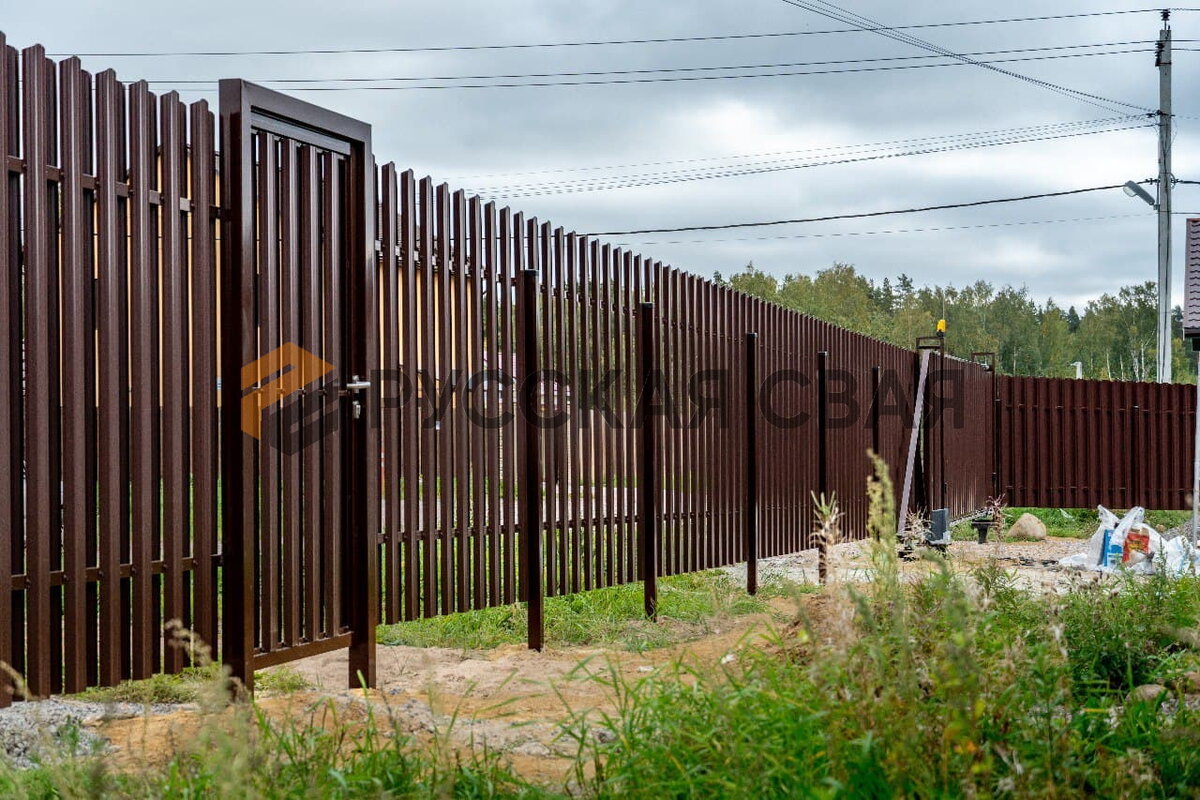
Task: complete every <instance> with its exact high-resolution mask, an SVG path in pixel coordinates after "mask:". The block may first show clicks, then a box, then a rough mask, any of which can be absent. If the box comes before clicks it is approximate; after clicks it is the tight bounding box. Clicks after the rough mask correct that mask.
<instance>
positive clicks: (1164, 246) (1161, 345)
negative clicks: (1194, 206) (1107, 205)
mask: <svg viewBox="0 0 1200 800" xmlns="http://www.w3.org/2000/svg"><path fill="white" fill-rule="evenodd" d="M1143 182H1145V181H1143ZM1122 189H1123V190H1124V192H1125V194H1127V195H1129V196H1130V197H1140V198H1141V199H1142V200H1143V201H1145V203H1146V205H1148V206H1150V207H1151V208H1153V209H1154V210H1155V211H1157V212H1159V217H1160V221H1161V218H1162V216H1163V214H1162V211H1163V204H1162V203H1160V202H1159V201H1158V200H1156V199H1155V198H1154V195H1152V194H1150V193H1149V192H1147V191H1146V190H1145V189H1143V188H1142V187H1141V185H1140V184H1138V183H1137V182H1136V181H1126V183H1125V185H1124V186H1123V187H1122ZM1160 194H1161V192H1160ZM1166 224H1167V226H1168V228H1169V215H1168V221H1167V223H1166ZM1164 235H1166V236H1170V232H1169V230H1167V232H1166V233H1165V234H1164V231H1163V230H1160V231H1159V242H1158V250H1159V253H1158V255H1159V277H1158V281H1157V283H1158V314H1157V317H1158V322H1157V326H1156V327H1157V328H1158V381H1159V383H1170V381H1171V316H1170V313H1164V309H1167V310H1168V312H1169V309H1170V307H1171V281H1170V258H1171V252H1170V242H1169V241H1164V239H1163V236H1164Z"/></svg>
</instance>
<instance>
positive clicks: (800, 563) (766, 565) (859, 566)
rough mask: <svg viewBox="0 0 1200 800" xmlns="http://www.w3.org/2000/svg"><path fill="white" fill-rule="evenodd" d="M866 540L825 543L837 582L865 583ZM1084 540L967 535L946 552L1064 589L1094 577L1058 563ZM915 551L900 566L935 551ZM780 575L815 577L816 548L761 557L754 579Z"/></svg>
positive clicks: (918, 565)
mask: <svg viewBox="0 0 1200 800" xmlns="http://www.w3.org/2000/svg"><path fill="white" fill-rule="evenodd" d="M870 546H871V545H870V542H865V541H860V542H843V543H841V544H838V545H835V546H833V547H831V548H830V549H829V571H830V577H831V578H832V579H833V580H834V581H836V582H839V583H866V582H869V581H870V580H871V579H872V577H871V576H872V571H871V557H870ZM1086 546H1087V540H1085V539H1056V538H1049V539H1046V540H1044V541H1040V542H988V543H986V544H978V543H977V542H970V541H955V542H953V543H951V545H950V548H949V550H948V551H947V553H946V555H947V557H948V558H949V560H950V563H951V565H952V566H953V567H954V568H956V569H962V570H969V569H972V568H974V567H976V566H979V565H981V564H985V563H988V562H995V563H997V564H999V565H1000V566H1001V567H1003V568H1004V569H1006V570H1010V571H1012V572H1014V573H1015V575H1016V579H1017V580H1016V584H1017V586H1018V587H1020V588H1025V589H1032V590H1037V591H1048V592H1064V591H1066V590H1067V589H1068V588H1069V587H1070V586H1072V585H1075V584H1078V583H1079V582H1081V581H1092V580H1099V579H1100V574H1099V573H1082V572H1078V571H1075V570H1068V569H1065V568H1063V567H1062V566H1060V565H1059V564H1058V560H1059V559H1060V558H1063V557H1064V556H1068V555H1071V554H1072V553H1078V552H1080V551H1081V550H1083V548H1084V547H1086ZM915 552H916V555H917V557H916V558H915V559H914V560H911V561H902V562H901V564H902V568H903V569H904V571H905V572H908V573H912V574H914V575H919V574H924V573H926V572H927V571H928V569H929V562H928V561H925V560H924V559H922V558H921V557H920V556H921V554H922V553H932V552H934V551H931V550H928V549H926V548H917V549H916V551H915ZM726 572H727V573H729V575H730V576H732V577H733V579H734V580H735V581H738V582H741V581H745V579H746V565H745V564H736V565H734V566H731V567H727V568H726ZM772 578H779V579H782V580H785V581H789V582H793V583H812V584H815V583H817V581H818V572H817V551H816V549H812V550H803V551H801V552H799V553H795V554H792V555H786V556H776V557H773V558H764V559H761V560H760V561H759V562H758V579H759V582H764V581H768V580H771V579H772Z"/></svg>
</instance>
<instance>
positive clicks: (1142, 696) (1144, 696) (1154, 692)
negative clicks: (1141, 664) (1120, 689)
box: [1125, 683, 1167, 703]
mask: <svg viewBox="0 0 1200 800" xmlns="http://www.w3.org/2000/svg"><path fill="white" fill-rule="evenodd" d="M1166 693H1167V687H1165V686H1163V685H1161V684H1158V683H1144V684H1142V685H1141V686H1139V687H1137V688H1136V689H1134V690H1133V691H1132V692H1130V693H1129V697H1127V698H1126V699H1125V702H1127V703H1152V702H1154V701H1155V700H1157V699H1158V698H1160V697H1161V696H1163V695H1164V694H1166Z"/></svg>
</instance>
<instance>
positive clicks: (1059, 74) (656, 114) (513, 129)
mask: <svg viewBox="0 0 1200 800" xmlns="http://www.w3.org/2000/svg"><path fill="white" fill-rule="evenodd" d="M849 5H850V6H851V7H852V8H853V9H854V10H856V11H858V12H859V13H862V14H865V15H867V16H871V17H874V18H877V19H880V20H882V21H885V22H887V23H891V24H909V23H923V22H937V21H943V20H962V19H986V18H991V17H997V16H1026V15H1030V16H1035V15H1042V14H1047V13H1073V12H1082V11H1096V10H1123V9H1125V8H1129V7H1131V6H1129V5H1127V4H1123V3H1118V2H1112V1H1111V0H1089V2H1086V3H1085V2H1082V0H1080V1H1079V2H1075V1H1074V0H1072V2H1060V3H1056V4H1054V6H1053V11H1047V6H1046V4H1045V3H1039V2H1033V1H1032V0H1020V1H1019V2H1010V3H1007V4H1004V5H1003V6H997V5H995V4H993V3H983V2H963V3H955V4H953V5H948V4H945V3H934V2H929V1H928V0H914V2H909V3H905V4H903V5H900V4H895V3H885V2H882V1H881V0H857V1H856V2H853V3H851V4H849ZM4 26H5V31H6V33H7V34H8V36H9V41H10V43H12V44H15V45H17V46H25V45H28V44H32V43H34V42H41V43H43V44H45V45H46V46H47V49H48V50H50V51H51V52H85V51H101V50H102V51H129V50H186V49H205V50H208V49H234V50H240V49H272V48H314V47H323V48H331V47H332V48H336V47H404V46H426V45H442V44H490V43H511V42H531V41H571V40H580V39H610V38H611V39H624V38H643V37H651V36H679V35H711V34H726V33H743V32H769V31H787V30H793V31H794V30H825V29H829V28H838V27H844V26H843V25H841V24H839V23H834V22H831V21H829V20H826V19H822V18H820V17H816V16H814V15H811V14H808V13H806V12H802V11H800V10H798V9H795V8H793V7H790V6H787V5H785V4H784V3H782V2H779V0H743V2H733V1H732V0H722V1H718V0H705V1H704V2H694V3H680V2H676V3H647V2H632V1H630V0H612V1H610V2H600V1H599V0H592V1H591V2H580V1H579V0H573V1H572V2H562V1H561V0H554V2H531V1H530V0H516V2H510V3H505V4H496V3H484V2H478V0H470V2H454V3H443V4H432V3H414V2H382V1H379V0H377V1H376V2H343V3H340V4H334V5H331V4H329V3H327V2H321V3H318V2H313V1H311V0H302V1H301V2H292V3H288V4H266V3H253V2H236V3H235V2H224V0H222V1H221V2H211V3H207V4H204V5H203V6H196V5H194V4H162V3H155V2H149V0H131V1H130V2H122V3H108V4H96V3H85V2H60V3H55V4H43V5H41V6H37V5H34V4H25V3H22V4H15V3H14V4H12V7H10V8H9V9H7V13H6V14H5V17H4ZM1158 27H1159V24H1158V20H1157V15H1156V14H1153V13H1147V14H1138V15H1123V16H1112V17H1097V18H1091V19H1078V20H1067V21H1057V22H1036V23H1027V24H1015V25H989V26H979V27H962V28H942V29H932V30H922V31H916V32H915V33H916V34H917V35H920V36H922V37H923V38H927V39H930V40H932V41H934V42H936V43H937V44H940V45H942V46H944V47H948V48H951V49H954V50H957V51H986V50H1002V49H1008V48H1025V47H1050V46H1061V45H1075V44H1093V43H1099V42H1125V41H1131V40H1153V39H1155V38H1156V36H1157V31H1158ZM1174 27H1175V36H1176V38H1177V39H1182V38H1193V37H1194V38H1200V36H1195V35H1194V33H1193V31H1194V30H1200V14H1178V15H1177V19H1176V20H1175V26H1174ZM1186 46H1193V45H1186ZM1144 47H1145V48H1146V49H1147V50H1149V49H1150V48H1151V45H1144ZM919 54H920V53H919V51H917V50H915V49H914V48H911V47H909V46H906V45H902V44H900V43H897V42H893V41H889V40H887V39H884V38H882V37H879V36H877V35H873V34H867V33H859V34H849V35H839V36H806V37H790V38H777V39H756V40H746V41H741V42H722V43H691V44H671V45H637V46H622V47H596V48H560V49H546V50H519V51H481V52H453V53H415V54H402V55H401V54H397V55H358V56H350V55H337V56H333V55H331V56H304V57H277V58H268V57H243V58H221V59H217V58H212V59H199V58H159V59H117V58H88V59H86V60H85V61H86V66H87V67H88V68H89V69H94V70H99V69H103V68H106V67H109V66H115V67H116V68H117V69H118V71H119V72H120V74H121V76H122V77H123V78H125V79H129V80H132V79H137V78H143V77H144V78H149V79H188V78H191V79H195V78H202V79H210V78H211V79H215V78H218V77H247V78H251V79H267V78H282V77H342V76H383V75H396V76H399V75H459V74H464V75H465V74H495V73H509V72H512V73H523V72H554V71H584V70H602V69H645V68H655V67H677V66H705V65H717V64H742V63H747V64H749V63H764V64H765V63H784V62H797V61H823V60H836V59H851V58H879V57H887V56H911V55H919ZM1197 56H1200V54H1197V53H1187V52H1181V53H1179V54H1178V55H1177V56H1176V87H1177V88H1176V110H1177V112H1178V113H1179V114H1182V115H1188V114H1192V113H1195V112H1196V103H1195V102H1194V101H1195V98H1196V93H1195V90H1194V89H1193V88H1192V87H1193V86H1194V85H1195V78H1196V72H1197V69H1198V68H1200V58H1198V57H1197ZM1153 64H1154V61H1153V55H1152V54H1151V53H1149V52H1145V53H1140V54H1135V55H1114V56H1102V57H1094V58H1077V59H1062V60H1049V61H1037V62H1029V63H1017V64H1012V65H1011V68H1012V69H1015V70H1017V71H1021V72H1024V73H1026V74H1029V75H1032V76H1035V77H1037V78H1041V79H1045V80H1049V81H1053V82H1055V83H1059V84H1064V85H1067V86H1071V87H1075V88H1079V89H1081V90H1084V91H1088V92H1093V93H1096V94H1099V95H1104V96H1107V97H1113V98H1117V99H1121V100H1127V101H1130V102H1136V103H1139V104H1144V105H1146V106H1147V107H1152V106H1155V105H1156V104H1157V85H1158V84H1157V74H1156V71H1155V70H1154V66H1153ZM156 88H162V89H165V88H166V87H163V86H159V87H156ZM184 96H185V98H188V99H191V98H195V97H199V96H202V95H201V94H199V93H195V92H190V93H187V94H185V95H184ZM208 96H210V97H212V96H214V95H213V93H211V92H210V93H209V95H208ZM300 96H301V97H304V98H305V99H309V100H312V101H314V102H318V103H321V104H323V105H327V106H330V107H332V108H335V109H337V110H339V111H342V112H344V113H348V114H351V115H353V116H356V117H359V118H362V119H365V120H367V121H369V122H371V123H372V124H373V125H374V127H375V137H376V138H375V146H376V156H377V158H378V159H379V160H380V161H388V160H395V161H396V162H397V163H398V164H399V165H401V166H402V167H412V168H413V169H416V170H417V171H418V172H422V173H423V172H429V173H431V174H433V176H434V177H435V179H443V178H445V179H450V178H456V179H455V180H454V181H453V182H454V183H456V184H464V185H479V184H480V183H481V182H485V181H484V179H480V178H477V177H469V176H478V175H481V174H482V175H488V174H495V173H507V172H514V171H523V170H532V169H558V168H563V169H567V168H576V167H580V166H592V165H603V164H621V163H633V162H644V161H657V160H672V159H684V158H700V157H717V156H728V155H734V154H739V153H755V152H774V151H783V150H793V149H800V148H811V147H814V146H828V145H831V144H839V143H840V144H860V143H867V142H877V141H884V140H892V139H900V138H907V137H926V136H936V135H943V134H947V133H964V132H971V131H979V130H989V129H1000V128H1012V127H1017V126H1024V125H1036V124H1043V123H1053V122H1060V121H1061V122H1070V121H1078V120H1086V119H1095V118H1098V117H1102V116H1106V114H1105V112H1103V111H1101V110H1100V109H1097V108H1093V107H1091V106H1089V105H1086V104H1084V103H1082V102H1078V101H1074V100H1070V99H1067V98H1064V97H1062V96H1060V95H1057V94H1054V93H1051V92H1049V91H1045V90H1042V89H1039V88H1036V87H1033V86H1029V85H1027V84H1025V83H1022V82H1019V81H1016V80H1013V79H1011V78H1007V77H1004V76H1000V75H996V74H992V73H989V72H987V71H985V70H981V69H978V68H974V67H966V66H964V67H950V68H945V69H923V70H902V71H895V72H872V73H856V74H844V75H821V76H804V77H779V78H762V79H753V80H740V81H732V80H726V81H706V82H694V83H684V82H679V83H657V84H645V85H637V86H596V87H559V88H522V89H494V90H444V91H400V92H314V93H301V94H300ZM1198 124H1200V122H1196V121H1192V120H1181V121H1180V124H1179V135H1178V139H1177V142H1176V174H1177V175H1178V176H1179V177H1181V178H1187V179H1196V178H1198V177H1200V169H1197V161H1198V156H1200V153H1198V151H1197V148H1196V145H1195V144H1194V141H1195V137H1194V136H1193V132H1194V131H1195V130H1196V126H1197V125H1198ZM668 168H669V167H668ZM1156 171H1157V166H1156V163H1155V139H1154V135H1153V133H1152V132H1149V131H1131V132H1123V133H1112V134H1105V135H1100V136H1094V137H1085V138H1076V139H1068V140H1064V141H1059V142H1040V143H1028V144H1019V145H1009V146H1005V147H997V148H990V149H978V150H970V151H964V152H959V153H949V154H941V155H928V156H919V157H913V158H906V159H896V160H891V161H878V162H868V163H863V164H851V165H843V166H829V167H819V168H814V169H805V170H797V171H791V172H783V173H776V174H770V175H760V176H747V177H739V178H727V179H720V180H709V181H699V182H689V183H679V184H673V185H667V186H658V187H647V188H640V189H627V190H617V191H608V192H594V193H581V194H568V195H548V196H540V197H530V198H523V199H520V200H515V201H513V203H512V204H513V205H514V207H519V208H522V209H524V210H526V211H527V212H529V213H531V214H536V215H537V216H539V217H541V218H547V219H552V220H554V221H555V222H557V223H558V224H561V225H563V226H565V227H567V228H569V229H574V230H579V231H592V230H613V229H616V230H620V229H628V228H641V227H659V226H662V227H670V226H678V225H688V224H712V223H723V222H737V221H746V220H756V219H772V218H780V217H806V216H820V215H825V214H838V213H855V212H861V211H873V210H882V209H888V208H903V207H911V206H921V205H932V204H939V203H952V202H958V201H970V200H977V199H986V198H992V197H1003V196H1009V195H1021V194H1028V193H1033V192H1042V191H1054V190H1057V189H1067V188H1074V187H1079V186H1090V185H1099V184H1108V183H1121V182H1123V181H1125V180H1127V179H1129V178H1146V177H1151V176H1153V175H1154V174H1155V173H1156ZM456 176H457V177H456ZM564 177H567V178H569V177H576V176H574V175H562V176H545V178H546V179H547V180H550V179H562V178H564ZM505 180H511V179H506V178H499V179H497V178H488V179H486V182H489V183H495V182H497V181H505ZM522 180H526V179H522ZM1176 197H1177V201H1176V207H1177V209H1179V210H1181V211H1192V210H1196V211H1200V195H1198V193H1197V189H1196V187H1186V186H1184V187H1180V188H1179V190H1178V192H1177V195H1176ZM1139 214H1140V216H1136V215H1139ZM1127 215H1135V216H1133V217H1129V216H1127ZM1083 217H1088V218H1090V217H1117V218H1114V219H1102V220H1093V221H1089V222H1073V223H1058V224H1045V225H1014V226H1012V227H994V228H982V229H979V228H975V229H966V230H941V231H927V232H919V233H918V232H914V233H893V234H873V235H842V236H836V235H831V234H857V233H863V232H875V231H884V230H906V229H913V228H923V229H928V228H951V227H959V226H977V225H993V224H998V223H1015V222H1027V221H1036V220H1052V219H1075V218H1083ZM1176 228H1177V250H1176V252H1177V254H1181V253H1182V244H1183V242H1182V229H1183V220H1182V218H1179V221H1178V224H1177V226H1176ZM1154 236H1155V223H1154V219H1153V216H1152V215H1151V214H1150V213H1149V211H1148V209H1146V208H1145V206H1144V205H1142V204H1141V203H1140V202H1138V201H1135V200H1130V199H1129V198H1126V197H1125V196H1124V195H1122V194H1120V193H1119V192H1115V193H1110V194H1108V195H1085V196H1081V197H1077V198H1066V199H1055V200H1040V201H1033V202H1028V203H1022V204H1019V205H1013V206H994V207H986V208H981V209H974V210H959V211H946V212H936V213H926V214H916V215H909V216H902V217H885V218H881V219H876V220H862V221H854V222H845V223H822V224H819V225H805V226H788V227H781V228H769V229H760V230H752V231H743V232H724V233H706V234H684V235H670V236H664V235H653V236H641V237H629V242H630V243H635V242H642V241H645V242H656V244H653V245H646V246H645V247H644V250H645V251H646V252H648V253H650V254H652V255H654V256H655V257H658V258H661V259H662V260H664V261H669V262H671V263H673V264H675V265H676V266H679V267H682V268H686V269H689V270H692V271H694V272H697V273H701V274H705V275H711V274H712V273H713V272H714V271H717V270H720V271H723V272H725V273H728V272H731V271H734V270H737V269H739V268H740V267H742V266H744V265H745V264H746V263H747V262H748V261H751V260H753V261H754V263H755V264H756V265H758V266H759V267H761V268H763V269H765V270H768V271H770V272H772V273H775V274H779V275H782V274H784V273H788V272H808V271H813V270H816V269H819V268H821V267H824V266H827V265H829V264H831V263H833V262H834V261H842V262H850V263H853V264H855V265H856V266H858V267H859V269H861V270H862V271H863V272H864V273H866V274H867V275H870V276H873V277H879V278H882V277H883V276H885V275H896V274H898V273H901V272H904V273H907V274H909V275H911V276H913V277H914V279H916V280H917V281H918V282H919V283H920V282H941V283H944V282H954V283H956V284H959V285H961V284H965V283H969V282H972V281H975V280H978V279H984V280H990V281H994V282H998V283H1015V284H1018V285H1019V284H1025V285H1028V286H1029V288H1030V289H1031V290H1032V291H1033V292H1034V294H1035V295H1037V296H1039V297H1041V298H1046V297H1049V296H1053V297H1055V298H1056V299H1057V300H1058V301H1059V302H1060V303H1072V302H1073V303H1081V302H1084V301H1086V299H1088V298H1090V297H1094V296H1096V295H1098V294H1100V293H1101V292H1104V291H1109V290H1111V289H1114V288H1115V287H1117V286H1119V285H1121V284H1125V283H1132V282H1137V281H1142V280H1152V279H1153V278H1154V276H1155V249H1154V247H1155V246H1154ZM763 237H790V238H763ZM797 237H804V238H797ZM695 240H704V241H703V243H697V242H696V241H695ZM717 240H721V241H717ZM1181 270H1182V261H1181V259H1180V258H1179V257H1177V259H1176V272H1177V273H1178V272H1180V271H1181ZM1176 291H1179V289H1178V287H1177V289H1176ZM1177 296H1178V295H1177Z"/></svg>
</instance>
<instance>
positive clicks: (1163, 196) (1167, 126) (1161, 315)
mask: <svg viewBox="0 0 1200 800" xmlns="http://www.w3.org/2000/svg"><path fill="white" fill-rule="evenodd" d="M1162 20H1163V27H1162V30H1161V31H1159V34H1158V49H1157V56H1156V57H1155V66H1157V67H1158V96H1159V99H1158V382H1159V383H1171V184H1172V182H1173V181H1174V180H1175V177H1174V176H1173V175H1172V174H1171V12H1170V11H1169V10H1164V11H1163V12H1162Z"/></svg>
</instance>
